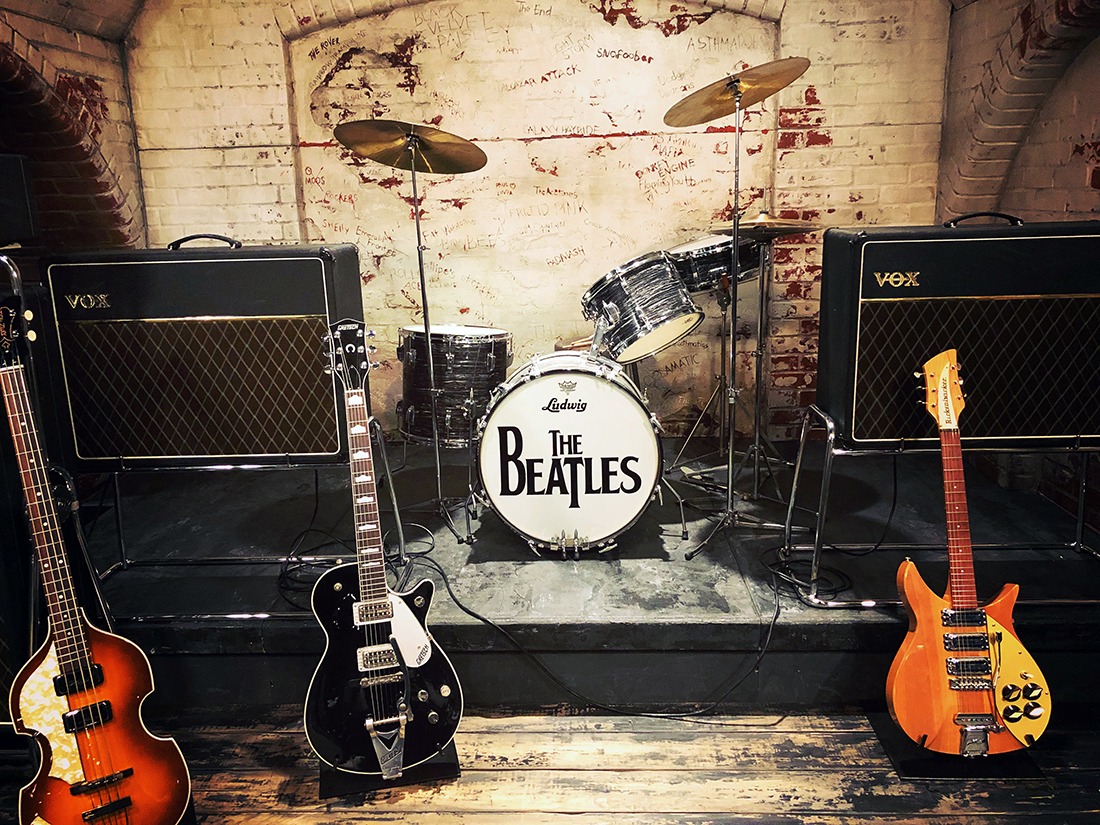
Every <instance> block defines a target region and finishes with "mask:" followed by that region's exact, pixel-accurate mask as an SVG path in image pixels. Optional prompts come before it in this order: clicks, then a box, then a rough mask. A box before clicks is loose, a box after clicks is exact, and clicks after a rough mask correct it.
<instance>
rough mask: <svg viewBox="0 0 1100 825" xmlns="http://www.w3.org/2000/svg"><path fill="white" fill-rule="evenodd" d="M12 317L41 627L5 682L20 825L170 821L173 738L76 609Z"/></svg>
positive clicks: (185, 781)
mask: <svg viewBox="0 0 1100 825" xmlns="http://www.w3.org/2000/svg"><path fill="white" fill-rule="evenodd" d="M16 318H17V314H16V312H15V311H14V310H13V309H12V308H11V307H7V306H4V307H0V359H2V360H3V364H2V366H0V388H2V389H3V394H4V404H5V409H6V411H7V416H8V424H9V426H10V427H11V434H12V442H13V445H14V447H15V457H16V462H17V464H18V466H19V475H20V478H21V479H22V483H23V493H24V497H25V499H26V504H27V515H28V519H29V521H30V528H31V537H32V540H33V542H34V545H35V552H36V555H37V558H38V568H39V572H40V574H41V579H42V586H43V589H44V590H45V596H46V599H45V603H46V608H47V616H48V620H49V631H48V633H47V637H46V641H45V642H44V643H43V644H42V646H41V647H40V648H39V649H38V650H37V651H36V652H35V653H34V655H33V656H32V657H31V659H30V661H29V662H27V663H26V665H24V666H23V668H22V669H21V670H20V671H19V673H18V675H17V676H16V677H15V680H14V681H13V683H12V690H11V695H10V699H9V706H10V710H11V718H12V723H13V724H14V726H15V730H16V731H18V732H19V733H24V734H28V735H30V736H32V737H33V738H34V741H35V742H36V743H37V744H38V746H39V749H40V750H41V754H42V760H41V763H40V765H39V769H38V773H37V775H36V776H35V777H34V779H33V780H31V782H30V783H29V784H28V785H27V786H26V787H24V788H23V789H22V790H21V791H20V794H19V822H20V825H89V824H90V825H121V824H122V823H125V825H175V823H177V822H179V821H180V820H181V819H182V818H183V816H184V814H185V813H186V810H187V806H188V803H189V802H190V798H191V782H190V777H189V775H188V772H187V765H186V763H185V762H184V760H183V755H182V754H181V753H180V749H179V747H177V745H176V743H175V742H174V741H172V740H171V739H164V738H161V737H157V736H154V735H153V734H152V733H150V732H149V731H148V730H147V729H146V727H145V725H144V723H143V722H142V719H141V703H142V701H143V700H144V699H145V697H146V696H147V695H148V694H149V693H151V692H152V690H153V677H152V672H151V671H150V668H149V661H148V659H146V658H145V654H144V653H142V652H141V650H140V649H139V648H138V647H137V646H136V645H134V644H133V643H132V642H130V641H128V640H126V639H123V638H122V637H121V636H116V635H114V634H112V633H108V632H106V631H103V630H100V629H98V628H96V627H93V626H92V625H91V624H90V623H89V622H88V621H87V619H86V617H85V615H84V611H83V610H82V609H81V607H80V606H79V605H78V604H77V601H76V595H75V592H74V586H73V578H72V573H71V571H70V568H69V560H68V555H67V554H66V552H65V544H64V538H63V536H62V532H61V529H60V525H59V523H58V517H57V508H56V505H55V503H54V499H53V493H52V487H51V485H50V483H49V478H48V473H47V461H46V458H45V455H44V453H43V451H42V448H41V445H40V443H39V437H38V430H37V427H36V426H35V416H34V414H33V408H32V404H31V397H30V393H29V392H28V390H27V382H26V375H25V373H24V370H23V366H22V364H20V363H19V361H18V356H17V353H16V349H15V346H14V344H15V340H16V338H17V336H18V334H19V329H18V327H17V326H16Z"/></svg>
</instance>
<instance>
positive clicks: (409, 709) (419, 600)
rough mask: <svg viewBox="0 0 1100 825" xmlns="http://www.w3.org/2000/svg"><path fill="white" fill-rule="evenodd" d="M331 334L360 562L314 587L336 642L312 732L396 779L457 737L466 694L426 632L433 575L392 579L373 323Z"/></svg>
mask: <svg viewBox="0 0 1100 825" xmlns="http://www.w3.org/2000/svg"><path fill="white" fill-rule="evenodd" d="M329 338H330V342H331V346H330V353H329V355H330V359H331V368H332V372H333V373H335V374H336V376H337V377H338V378H339V379H340V383H341V384H342V385H343V390H344V403H345V406H346V408H347V422H348V444H349V447H350V450H351V492H352V499H353V505H354V526H355V555H356V562H355V563H354V564H350V563H349V564H342V565H339V566H337V567H334V568H332V569H331V570H329V571H327V572H326V573H325V574H324V575H323V576H321V578H319V579H318V580H317V584H316V585H315V586H314V588H313V600H312V605H313V612H314V614H315V615H316V616H317V621H319V622H320V623H321V626H322V627H323V628H324V631H325V637H326V645H325V652H324V655H323V656H322V658H321V661H320V663H319V664H318V666H317V670H316V672H315V673H314V674H313V679H312V681H311V682H310V685H309V691H308V693H307V694H306V704H305V731H306V737H307V738H308V739H309V744H310V745H311V746H312V748H313V750H314V751H315V752H316V753H317V755H318V756H319V757H320V758H321V760H322V761H323V762H325V763H326V764H328V765H330V766H332V767H333V768H335V769H337V770H340V771H347V772H349V773H355V774H364V775H370V776H380V777H381V778H382V779H383V780H391V779H396V778H397V777H399V776H401V773H402V771H403V770H405V769H408V768H412V767H415V766H416V765H419V764H421V763H423V762H426V761H427V760H429V759H431V758H432V757H433V756H435V755H437V754H439V753H440V752H441V751H442V750H443V749H444V748H445V747H446V746H447V745H448V743H450V741H451V739H452V738H453V737H454V734H455V731H456V730H457V729H458V723H459V720H460V719H461V717H462V690H461V688H460V687H459V684H458V678H457V677H456V676H455V672H454V668H453V667H452V666H451V663H450V661H449V660H448V659H447V657H446V655H444V653H443V651H442V650H440V648H439V646H438V645H437V644H436V643H435V641H434V640H433V639H432V637H431V636H430V635H429V634H428V632H427V630H426V629H425V618H426V616H427V613H428V607H429V606H430V603H431V598H432V594H433V592H434V590H435V587H434V585H433V584H432V582H431V580H429V579H425V580H424V581H422V582H420V584H418V585H417V586H416V587H414V588H413V589H412V590H409V591H408V592H405V593H395V592H393V591H391V590H390V588H389V585H388V584H387V583H386V567H385V560H384V556H383V548H382V533H381V530H380V528H379V523H378V500H377V496H376V493H375V483H374V460H373V458H372V456H371V443H370V431H369V427H368V422H369V417H368V414H367V399H366V380H365V379H366V376H367V372H368V371H369V369H370V365H369V362H368V360H367V347H366V340H365V332H364V325H363V324H362V322H359V321H341V322H339V323H337V324H334V325H333V326H332V327H331V328H330V335H329Z"/></svg>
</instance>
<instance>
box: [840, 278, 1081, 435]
mask: <svg viewBox="0 0 1100 825" xmlns="http://www.w3.org/2000/svg"><path fill="white" fill-rule="evenodd" d="M952 348H954V349H956V350H958V358H959V373H960V375H961V376H962V378H963V382H964V391H965V393H966V409H965V411H964V412H963V414H962V416H961V417H960V423H961V428H962V432H963V436H964V439H965V438H985V437H990V438H997V437H1004V438H1044V437H1053V436H1076V435H1095V434H1096V433H1098V432H1100V296H1091V295H1090V296H1069V297H1052V298H1006V299H992V300H986V299H962V300H953V299H948V300H928V301H867V302H864V303H863V304H862V306H861V310H860V322H859V346H858V352H857V358H856V382H855V397H856V398H858V399H861V403H860V404H859V405H857V406H856V409H855V410H854V412H853V419H852V434H853V437H854V438H855V439H856V440H857V441H861V440H878V439H884V440H889V439H898V438H905V439H911V438H935V437H936V425H935V422H934V421H933V420H932V417H931V416H930V415H929V414H928V413H927V412H926V411H925V410H924V408H923V407H922V406H921V404H920V402H921V401H923V399H924V384H923V381H921V380H920V379H917V378H915V377H914V376H913V373H914V371H918V370H919V369H920V367H921V365H922V364H923V363H924V362H925V361H927V360H928V359H929V358H930V357H931V356H933V355H935V354H937V353H939V352H942V351H944V350H946V349H952Z"/></svg>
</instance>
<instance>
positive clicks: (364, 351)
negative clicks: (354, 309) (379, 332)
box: [325, 319, 375, 390]
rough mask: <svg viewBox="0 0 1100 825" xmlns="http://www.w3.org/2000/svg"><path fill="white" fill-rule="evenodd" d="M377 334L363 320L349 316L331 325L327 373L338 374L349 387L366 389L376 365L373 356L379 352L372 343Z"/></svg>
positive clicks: (326, 337) (326, 338) (327, 341)
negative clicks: (372, 369)
mask: <svg viewBox="0 0 1100 825" xmlns="http://www.w3.org/2000/svg"><path fill="white" fill-rule="evenodd" d="M373 337H374V333H373V332H368V331H367V327H366V324H365V323H364V322H362V321H354V320H349V319H345V320H343V321H337V322H336V323H334V324H332V325H331V326H329V332H328V335H326V336H325V344H326V349H327V353H326V354H327V356H328V366H327V367H326V368H325V372H329V373H335V374H336V376H337V378H339V379H340V383H341V384H343V386H344V389H345V390H362V389H366V386H367V374H368V373H369V372H370V371H371V368H372V367H373V366H374V365H373V364H371V361H370V355H371V353H373V352H374V351H375V347H374V345H373V344H371V343H369V341H370V339H372V338H373Z"/></svg>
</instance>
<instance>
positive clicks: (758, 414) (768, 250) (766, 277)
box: [740, 240, 787, 504]
mask: <svg viewBox="0 0 1100 825" xmlns="http://www.w3.org/2000/svg"><path fill="white" fill-rule="evenodd" d="M760 250H761V251H760V285H759V286H760V288H759V297H760V304H759V315H758V316H757V323H756V349H755V350H753V353H752V355H753V358H754V359H756V399H755V403H754V404H753V428H752V430H753V436H752V446H750V447H749V449H748V450H746V452H745V457H744V458H743V459H742V460H741V465H740V467H744V466H746V465H747V464H748V462H749V458H750V456H751V458H752V462H753V464H752V493H751V494H750V495H749V498H751V499H752V500H753V501H756V500H757V499H759V498H760V497H761V496H760V462H761V461H763V463H764V469H765V470H767V473H768V478H770V479H771V482H772V484H774V485H775V494H776V496H777V499H778V501H779V502H780V503H782V504H786V503H787V500H786V499H785V498H783V492H782V491H781V490H780V489H779V482H778V481H777V480H776V477H775V473H773V472H772V466H771V460H770V459H769V458H768V455H767V453H766V452H765V451H764V449H763V447H762V443H767V445H768V446H770V447H771V448H772V452H773V453H774V454H775V456H776V458H778V459H779V460H782V457H781V456H780V455H779V451H778V450H776V448H775V445H774V444H772V443H771V441H769V440H768V437H767V436H766V435H765V434H764V426H763V424H764V422H763V410H764V356H765V354H766V352H767V350H766V349H765V345H764V342H765V341H766V340H767V325H768V324H767V320H768V316H767V313H768V284H769V282H770V280H771V277H772V241H771V240H769V241H768V242H767V243H766V244H761V245H760ZM765 259H766V261H767V266H765Z"/></svg>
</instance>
